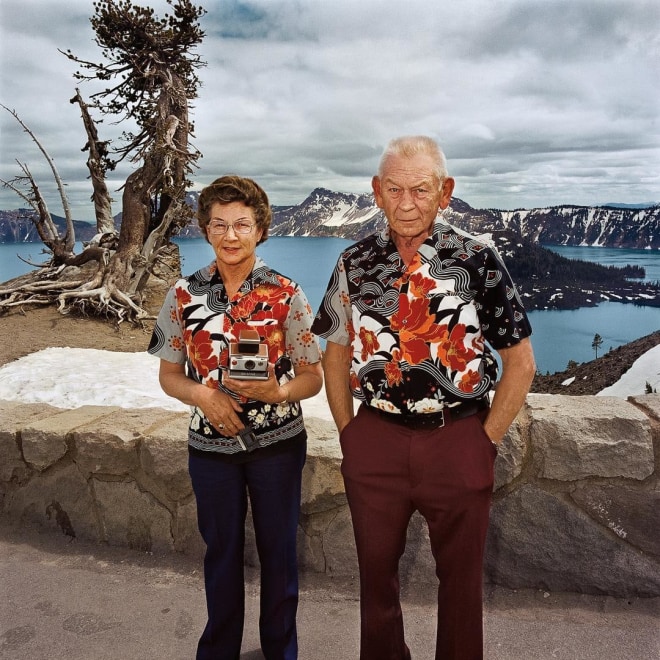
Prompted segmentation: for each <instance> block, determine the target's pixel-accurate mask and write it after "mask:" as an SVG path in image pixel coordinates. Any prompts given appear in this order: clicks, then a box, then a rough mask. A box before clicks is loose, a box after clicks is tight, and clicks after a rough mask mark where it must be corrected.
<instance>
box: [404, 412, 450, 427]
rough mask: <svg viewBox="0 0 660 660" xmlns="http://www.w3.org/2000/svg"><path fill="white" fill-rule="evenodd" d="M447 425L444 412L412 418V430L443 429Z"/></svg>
mask: <svg viewBox="0 0 660 660" xmlns="http://www.w3.org/2000/svg"><path fill="white" fill-rule="evenodd" d="M444 425H445V413H444V410H439V411H438V412H434V413H420V414H419V415H415V416H413V417H412V425H411V426H412V428H418V429H429V428H430V429H441V428H442V427H443V426H444Z"/></svg>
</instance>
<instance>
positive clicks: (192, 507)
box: [173, 497, 206, 561]
mask: <svg viewBox="0 0 660 660" xmlns="http://www.w3.org/2000/svg"><path fill="white" fill-rule="evenodd" d="M173 532H174V549H175V550H177V551H178V552H183V553H185V554H186V555H190V556H193V557H198V558H199V559H200V561H201V560H203V559H204V553H205V552H206V544H205V543H204V539H203V538H202V536H201V534H200V533H199V528H198V526H197V502H196V501H195V498H194V497H193V498H191V499H190V501H188V502H186V503H185V504H177V506H176V511H175V518H174V524H173Z"/></svg>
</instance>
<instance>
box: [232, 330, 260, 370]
mask: <svg viewBox="0 0 660 660" xmlns="http://www.w3.org/2000/svg"><path fill="white" fill-rule="evenodd" d="M228 372H229V376H230V378H237V379H239V380H268V347H267V346H266V344H264V343H262V342H261V339H260V338H259V333H258V332H257V331H256V330H241V331H240V333H239V335H238V341H236V342H230V344H229V369H228Z"/></svg>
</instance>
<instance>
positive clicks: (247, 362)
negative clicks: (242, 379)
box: [243, 360, 257, 371]
mask: <svg viewBox="0 0 660 660" xmlns="http://www.w3.org/2000/svg"><path fill="white" fill-rule="evenodd" d="M243 366H244V367H245V368H246V369H247V370H248V371H252V370H253V369H254V368H255V367H256V366H257V363H256V362H255V361H254V360H245V362H244V363H243Z"/></svg>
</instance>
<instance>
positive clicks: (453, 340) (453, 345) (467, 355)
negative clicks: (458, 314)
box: [438, 323, 476, 371]
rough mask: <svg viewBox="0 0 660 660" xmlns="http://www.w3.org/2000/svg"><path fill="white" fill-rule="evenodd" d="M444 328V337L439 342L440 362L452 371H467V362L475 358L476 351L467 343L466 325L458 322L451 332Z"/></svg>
mask: <svg viewBox="0 0 660 660" xmlns="http://www.w3.org/2000/svg"><path fill="white" fill-rule="evenodd" d="M442 327H443V328H444V337H443V338H442V339H441V340H440V342H439V343H438V358H439V359H440V362H442V364H444V365H445V367H449V368H450V369H451V370H452V371H465V368H466V366H467V363H468V362H470V361H471V360H474V358H475V357H476V353H475V352H474V351H473V350H472V349H471V348H468V347H467V346H466V345H465V334H466V330H465V325H464V324H463V323H457V324H456V325H455V326H454V327H453V328H452V329H451V332H447V326H446V325H445V326H442Z"/></svg>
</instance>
